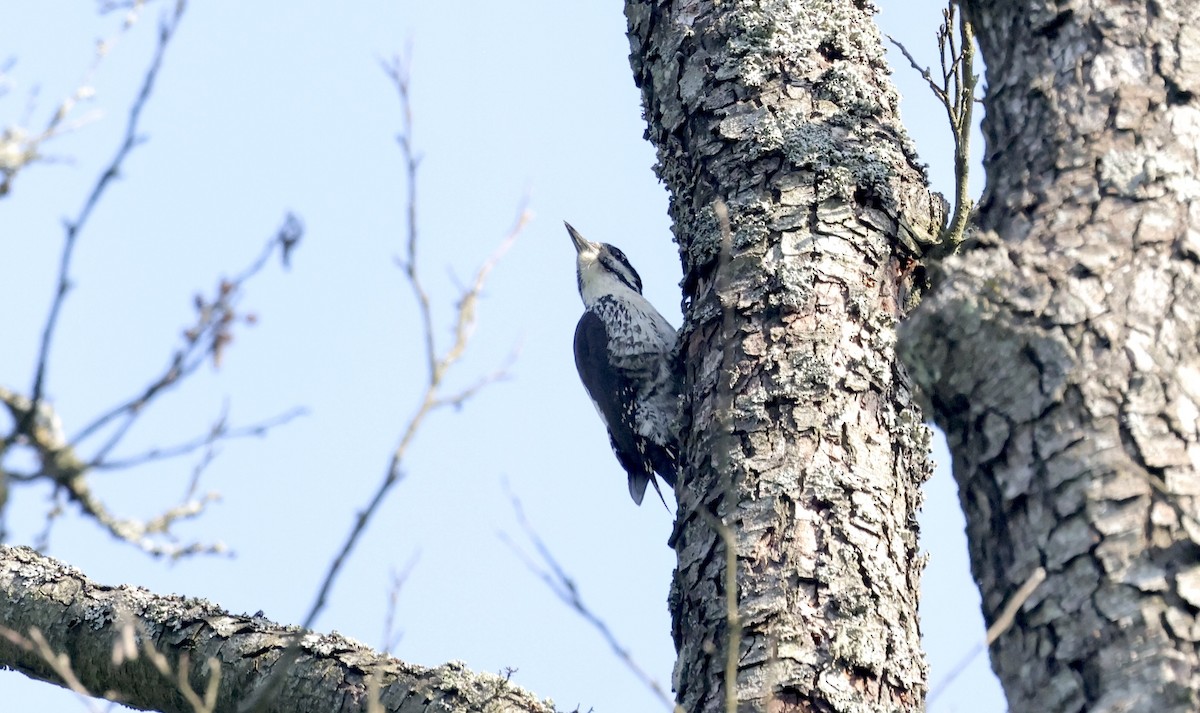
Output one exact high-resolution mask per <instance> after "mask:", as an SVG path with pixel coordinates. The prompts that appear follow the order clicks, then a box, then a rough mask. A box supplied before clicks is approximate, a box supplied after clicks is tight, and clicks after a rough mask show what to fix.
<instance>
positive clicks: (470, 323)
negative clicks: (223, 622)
mask: <svg viewBox="0 0 1200 713" xmlns="http://www.w3.org/2000/svg"><path fill="white" fill-rule="evenodd" d="M406 66H407V63H406V62H405V61H402V60H401V59H399V58H396V59H393V60H392V61H391V62H390V63H383V68H384V72H385V73H387V75H388V76H389V77H390V78H391V79H392V82H393V83H394V84H395V86H396V90H397V93H398V95H399V98H400V104H401V109H402V113H403V116H404V130H403V133H402V134H401V135H400V138H399V143H400V147H401V151H402V153H403V156H404V161H405V166H406V177H407V179H408V197H407V200H408V205H407V206H406V210H407V214H408V228H407V243H408V258H407V260H406V261H403V262H401V263H400V265H401V267H402V268H403V269H404V272H405V276H406V277H407V278H408V282H409V285H410V286H411V288H412V291H413V295H414V296H415V298H416V300H417V305H418V309H419V311H420V313H421V323H422V330H423V337H424V343H425V351H426V357H427V359H428V362H429V379H428V382H427V384H426V386H425V391H424V393H423V394H422V396H421V398H420V400H419V403H418V406H417V409H416V412H415V413H414V414H413V415H412V417H410V418H409V421H408V423H407V424H406V426H405V427H404V430H403V432H402V435H401V436H400V442H399V443H398V444H397V445H396V448H395V450H393V452H392V457H391V460H390V463H389V464H388V468H387V471H386V472H385V473H384V477H383V479H382V481H381V482H380V483H379V486H378V487H377V488H376V490H375V492H374V494H373V495H372V496H371V497H370V499H369V500H368V502H367V505H366V506H365V507H364V508H363V509H362V510H360V511H359V512H358V514H357V515H356V516H355V519H354V524H353V525H352V526H351V529H350V533H349V535H347V536H346V540H345V541H344V542H343V543H342V546H341V548H340V549H339V550H338V553H337V554H336V555H335V556H334V558H333V561H332V562H331V563H330V565H329V568H328V570H327V571H326V573H325V577H324V579H323V580H322V582H321V585H320V587H319V588H318V590H317V596H316V599H315V601H314V602H313V605H312V607H311V609H309V612H308V615H307V616H306V617H305V619H304V627H305V628H308V627H311V626H312V625H313V623H314V622H315V621H316V618H317V616H318V615H319V614H320V613H321V610H322V609H324V608H325V604H326V602H327V600H328V597H329V592H330V590H331V589H332V587H333V583H334V582H335V581H336V580H337V577H338V574H339V573H340V572H341V569H342V567H343V566H344V565H345V563H346V561H347V559H348V558H349V556H350V553H351V552H352V551H353V550H354V547H355V546H356V545H357V544H358V540H359V538H360V537H362V534H363V533H364V532H365V531H366V529H367V525H368V524H369V523H370V522H371V519H372V517H373V516H374V515H375V513H376V511H377V510H378V509H379V506H380V504H382V503H383V500H384V498H385V497H386V496H387V494H388V492H389V491H390V490H391V489H392V488H393V487H394V486H395V485H396V483H398V482H400V480H402V479H403V473H402V471H401V468H400V466H401V464H402V463H403V461H404V457H405V455H406V454H407V453H408V448H409V446H410V445H411V444H412V442H413V439H414V438H415V437H416V434H417V432H418V430H419V429H420V427H421V425H422V424H423V423H424V421H425V417H426V416H428V415H429V414H430V413H431V412H433V411H435V410H437V409H438V408H441V407H443V406H448V405H453V406H456V407H461V406H462V403H463V402H464V401H465V400H466V399H467V398H469V397H470V396H473V395H474V394H475V393H477V392H478V391H479V389H480V388H482V387H483V386H485V385H486V384H488V383H492V382H494V381H498V380H499V379H501V378H503V376H504V370H503V368H502V369H501V370H499V372H498V373H497V374H493V375H491V376H488V377H484V378H483V379H482V380H481V381H480V382H478V383H477V384H476V385H475V386H471V387H468V388H466V389H464V390H463V391H460V392H458V393H456V394H453V395H451V396H449V397H444V396H443V395H442V389H443V388H444V380H445V376H446V373H447V371H448V370H449V369H450V367H452V366H453V365H454V364H455V363H456V362H457V361H458V360H459V359H460V358H461V357H462V355H463V354H464V353H465V351H466V349H467V345H468V344H469V343H470V340H471V336H472V333H473V332H474V327H475V308H476V305H477V303H478V301H479V297H480V295H481V294H482V293H483V288H484V285H485V284H486V282H487V278H488V275H490V274H491V271H492V269H493V268H495V266H496V264H497V263H498V262H499V261H500V258H501V257H503V256H504V254H505V253H506V252H507V251H508V249H509V248H510V247H512V245H513V243H514V242H516V239H517V236H518V235H519V234H520V233H521V231H522V230H523V229H524V227H525V225H526V224H527V223H528V222H529V220H530V219H531V218H532V214H531V212H530V211H529V209H528V208H527V207H526V206H525V205H524V204H522V205H521V209H520V211H519V213H518V216H517V219H516V222H515V223H514V224H513V227H512V228H511V229H510V230H509V232H508V234H507V235H506V236H505V238H504V239H503V240H502V241H501V242H500V245H499V246H498V247H497V248H496V250H495V251H493V253H492V254H491V255H490V256H489V257H488V259H487V260H485V261H484V262H483V264H482V265H480V267H479V269H478V270H477V271H476V273H475V278H474V280H473V281H472V283H471V285H470V287H468V288H467V289H466V290H465V291H464V293H463V294H462V295H461V296H460V298H459V300H458V306H457V309H456V311H455V320H454V341H453V342H452V343H451V344H450V346H449V347H448V348H447V349H446V350H445V351H444V352H441V354H440V355H439V353H438V350H437V345H436V340H435V338H434V331H433V318H432V316H431V311H430V305H429V295H428V293H427V292H426V291H425V288H424V287H423V286H422V283H421V279H420V272H419V271H418V269H417V242H418V241H417V206H416V196H417V193H416V188H415V186H416V182H417V165H418V159H417V157H416V154H415V153H414V151H413V143H412V106H411V104H410V97H409V92H408V86H409V85H408V81H409V79H408V73H407V69H406Z"/></svg>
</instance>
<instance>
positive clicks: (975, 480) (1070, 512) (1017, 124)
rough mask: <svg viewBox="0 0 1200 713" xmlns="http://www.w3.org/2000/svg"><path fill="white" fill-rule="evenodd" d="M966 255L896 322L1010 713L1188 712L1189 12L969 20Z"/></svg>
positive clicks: (1199, 245)
mask: <svg viewBox="0 0 1200 713" xmlns="http://www.w3.org/2000/svg"><path fill="white" fill-rule="evenodd" d="M966 5H967V7H966V9H967V12H968V16H969V17H970V18H971V19H972V20H973V22H974V24H975V28H976V33H977V37H978V40H979V45H980V49H981V52H982V56H983V58H984V61H985V63H986V65H987V85H988V89H987V93H986V98H985V101H984V105H985V110H986V117H985V119H984V122H983V128H984V135H985V137H986V139H987V146H988V148H987V157H986V159H985V165H986V169H987V190H986V193H985V196H984V198H983V201H982V202H981V204H980V208H979V214H978V221H979V224H980V228H981V233H980V238H979V241H978V242H977V243H976V244H975V245H973V246H969V248H968V249H967V250H965V251H964V252H963V253H962V254H961V256H960V257H958V258H955V259H951V260H949V261H947V263H946V264H945V265H944V266H943V269H942V270H941V272H940V275H939V276H938V277H937V279H936V281H935V284H936V287H935V289H934V291H933V292H932V295H931V296H930V297H928V298H927V299H926V300H925V301H924V303H923V304H922V305H921V307H920V308H919V310H918V311H917V313H916V315H915V316H914V318H913V319H912V320H911V321H910V322H909V323H908V326H907V328H906V329H907V331H906V332H905V333H904V335H903V337H904V345H905V354H906V361H908V362H909V363H910V365H911V366H912V372H913V374H914V376H915V377H916V378H917V380H918V381H919V382H920V383H921V385H922V386H923V387H924V388H925V390H926V391H927V392H928V394H929V397H930V400H931V402H932V404H933V406H934V409H935V415H936V418H937V421H938V423H939V425H940V426H941V427H942V428H943V429H944V430H945V432H946V435H947V437H948V439H949V443H950V449H951V451H952V453H953V457H954V471H955V477H956V478H957V480H958V482H959V489H960V496H961V500H962V504H963V507H964V510H965V511H966V514H967V519H968V535H969V538H970V542H971V546H970V547H971V558H972V566H973V569H974V574H975V577H976V579H977V581H978V582H979V586H980V589H981V592H982V595H983V609H984V614H985V616H986V617H987V618H988V620H989V621H991V620H993V619H994V618H995V617H996V615H997V614H998V612H999V611H1000V610H1001V608H1002V607H1003V605H1004V602H1005V600H1006V599H1007V598H1008V597H1009V595H1011V594H1012V593H1013V592H1014V591H1016V590H1017V589H1018V588H1019V587H1020V586H1021V584H1022V582H1024V581H1025V580H1026V579H1027V578H1028V577H1029V576H1030V574H1031V573H1032V572H1034V571H1035V570H1036V569H1037V568H1038V567H1044V568H1045V570H1046V571H1047V574H1048V578H1047V579H1046V581H1045V583H1044V584H1043V585H1041V587H1040V588H1039V589H1038V590H1037V591H1036V592H1035V594H1034V595H1033V597H1032V598H1031V599H1030V600H1028V602H1027V603H1026V604H1025V606H1024V607H1023V608H1022V609H1021V610H1020V612H1019V615H1018V616H1017V618H1016V621H1015V623H1014V625H1013V627H1012V628H1011V629H1010V630H1009V631H1008V632H1007V633H1005V634H1004V635H1003V636H1001V637H1000V638H999V639H998V640H997V641H996V642H995V644H994V645H993V646H992V649H991V655H992V663H993V667H994V668H995V670H996V671H997V673H998V674H999V676H1000V679H1001V681H1002V682H1003V685H1004V687H1005V690H1006V692H1007V694H1008V698H1009V705H1010V708H1011V710H1014V711H1056V712H1062V711H1079V710H1089V711H1118V710H1153V711H1194V710H1197V709H1200V652H1198V651H1197V641H1200V622H1198V621H1197V619H1196V615H1197V611H1198V607H1200V565H1197V564H1196V562H1197V556H1198V555H1200V549H1198V547H1197V544H1198V539H1197V538H1200V524H1198V523H1197V520H1196V514H1197V501H1196V496H1197V495H1200V472H1198V470H1200V350H1198V345H1197V335H1198V334H1200V274H1198V271H1197V267H1198V265H1197V263H1198V262H1200V181H1198V180H1197V176H1198V175H1200V153H1198V152H1200V101H1198V99H1197V97H1198V95H1200V29H1197V28H1200V10H1198V9H1197V8H1198V5H1197V3H1196V2H1195V0H1151V2H1149V3H1145V4H1143V3H1129V2H1122V1H1120V0H1064V1H1060V2H1056V3H1050V2H1045V1H1044V0H1042V1H1037V0H1024V1H1018V2H1000V1H999V0H975V1H973V2H968V3H966Z"/></svg>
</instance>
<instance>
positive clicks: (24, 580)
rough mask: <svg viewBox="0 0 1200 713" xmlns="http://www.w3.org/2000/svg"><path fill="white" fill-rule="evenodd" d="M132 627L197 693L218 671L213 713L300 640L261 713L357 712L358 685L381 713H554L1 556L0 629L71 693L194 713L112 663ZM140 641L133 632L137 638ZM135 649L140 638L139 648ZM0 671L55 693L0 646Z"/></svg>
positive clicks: (286, 631)
mask: <svg viewBox="0 0 1200 713" xmlns="http://www.w3.org/2000/svg"><path fill="white" fill-rule="evenodd" d="M130 616H132V617H133V620H134V621H136V622H137V626H138V627H140V631H142V632H144V634H143V635H141V636H139V640H146V639H148V642H149V643H150V644H151V645H152V646H153V647H154V648H155V649H157V650H158V651H160V652H162V653H163V654H164V655H165V656H166V657H167V659H168V660H169V661H170V663H171V666H172V669H173V670H178V668H177V667H178V665H179V661H180V658H181V657H182V656H184V655H186V657H187V661H188V662H189V665H188V678H189V680H190V683H191V686H192V688H193V689H194V690H196V691H200V692H203V691H204V689H205V686H206V685H207V682H208V680H209V675H210V673H209V668H208V666H209V664H208V659H209V658H210V657H215V658H216V660H217V662H218V664H219V666H220V669H221V687H220V694H219V697H218V700H217V706H216V709H215V710H216V711H217V712H222V711H229V712H233V711H237V710H238V706H239V704H240V703H242V702H243V701H245V700H247V699H248V698H249V697H250V696H252V695H253V694H254V693H255V692H256V691H257V690H258V689H259V688H260V687H261V686H263V685H264V683H266V682H267V681H268V679H269V678H270V677H271V676H272V675H273V674H274V672H275V671H276V664H277V663H278V662H279V661H280V660H281V658H282V657H283V656H284V652H285V651H286V650H287V649H288V647H289V646H290V645H291V644H292V642H294V641H295V640H296V637H297V636H301V637H302V638H301V639H300V641H301V645H300V649H299V652H298V653H299V655H298V657H296V658H295V660H294V661H292V662H291V664H290V665H288V666H287V668H286V669H285V670H284V671H283V672H282V673H281V674H280V675H282V676H283V681H282V685H281V686H279V688H278V691H277V693H276V695H274V696H272V697H271V698H269V700H268V701H267V703H266V705H265V706H264V707H263V708H261V709H259V710H260V711H262V712H263V713H267V712H268V711H279V712H280V713H284V712H287V713H299V712H302V711H314V712H315V711H320V712H321V713H329V712H330V711H344V712H350V711H366V710H367V700H368V698H367V680H368V678H369V677H371V676H376V677H378V680H379V682H380V685H381V690H380V693H379V700H380V702H381V703H382V704H383V706H384V708H385V709H386V710H388V711H395V712H397V713H399V712H406V711H411V712H412V713H430V712H432V711H440V712H442V713H451V712H455V713H458V712H464V711H479V712H482V713H517V712H525V711H527V712H529V713H554V708H553V706H551V705H549V704H548V703H542V702H539V701H538V700H537V699H535V698H534V697H533V696H531V695H530V694H528V693H526V692H525V691H523V690H521V689H519V688H517V687H516V686H513V685H511V684H509V683H508V682H507V681H506V680H505V679H503V678H500V677H498V676H493V675H490V674H479V673H473V672H471V671H468V670H467V669H466V668H465V667H464V666H463V665H462V664H460V663H455V662H452V663H448V664H445V665H443V666H439V667H437V668H423V667H420V666H414V665H412V664H407V663H404V662H403V661H398V660H397V659H394V658H392V657H390V656H386V655H383V654H379V653H377V652H375V651H373V650H371V649H370V648H369V647H367V646H364V645H363V644H360V643H358V642H356V641H353V640H350V639H348V638H346V637H344V636H341V635H340V634H317V633H314V632H308V631H304V630H302V629H299V628H298V627H294V626H292V627H285V626H280V625H278V624H275V623H274V622H271V621H269V620H267V619H265V618H263V617H261V616H253V617H251V616H241V615H235V614H230V613H229V612H226V611H223V610H221V609H220V608H219V607H217V606H216V605H214V604H212V603H210V602H207V601H204V600H202V599H191V598H187V597H179V596H162V595H157V594H153V593H151V592H148V591H146V590H145V589H141V588H138V587H130V586H128V585H122V586H119V587H106V586H103V585H99V584H96V583H95V582H92V581H91V580H89V579H88V578H87V577H86V576H84V575H83V573H82V572H80V571H79V570H77V569H75V568H73V567H70V566H68V565H65V564H63V563H61V562H58V561H56V560H53V559H50V558H47V557H42V556H41V555H38V554H37V553H36V552H34V551H33V550H30V549H28V548H25V547H8V546H0V623H3V626H4V627H6V628H7V629H9V630H11V631H13V632H16V633H17V634H20V635H22V636H29V632H30V631H31V629H32V628H34V627H36V628H37V629H38V630H39V631H40V632H41V633H42V634H43V635H44V636H45V638H46V640H47V642H48V643H49V644H50V648H51V649H53V651H54V652H56V653H66V654H67V655H68V656H70V663H71V669H72V670H73V671H74V673H75V675H76V676H77V677H78V678H79V681H80V683H82V684H83V686H84V687H85V688H87V689H88V690H89V691H92V692H95V693H97V694H100V693H104V692H106V691H113V692H115V693H116V695H117V697H118V700H121V701H122V702H123V703H125V704H126V705H129V706H132V707H135V708H142V709H153V710H159V711H164V713H174V712H176V711H179V712H180V713H192V711H193V708H192V706H191V705H189V704H188V703H187V702H186V701H185V700H184V698H183V696H182V695H181V693H180V692H179V688H178V686H176V685H175V683H174V682H173V681H171V680H168V679H166V678H164V676H163V675H162V674H160V673H159V672H158V670H157V669H155V668H154V667H153V666H152V665H151V663H150V661H149V659H148V658H147V657H146V656H144V655H143V656H141V657H139V658H138V659H137V660H135V661H127V662H125V663H122V664H120V665H116V664H114V663H113V648H114V644H115V643H116V642H117V641H118V640H119V639H120V637H121V635H122V631H123V630H124V629H125V627H124V624H123V622H124V621H127V620H128V619H127V617H130ZM135 630H138V629H135ZM143 637H144V638H143ZM0 661H3V662H4V665H5V666H9V667H12V668H14V669H16V670H18V671H21V672H22V673H24V674H25V675H27V676H31V677H33V678H37V679H41V680H45V681H49V682H51V683H56V684H59V685H62V681H61V679H60V678H59V677H58V676H57V675H56V674H55V673H54V671H53V669H52V668H51V667H50V666H49V665H48V664H47V662H46V661H45V659H44V658H43V657H42V656H41V655H40V654H39V653H37V652H36V651H29V650H26V649H25V648H24V647H22V646H20V645H18V644H16V643H14V642H13V640H12V639H11V638H9V637H7V636H0Z"/></svg>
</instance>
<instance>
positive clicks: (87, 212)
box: [18, 0, 187, 431]
mask: <svg viewBox="0 0 1200 713" xmlns="http://www.w3.org/2000/svg"><path fill="white" fill-rule="evenodd" d="M186 8H187V2H186V1H185V0H177V2H176V3H175V12H174V15H173V16H172V17H171V18H170V19H169V20H163V22H162V23H161V24H160V25H159V32H158V45H157V47H156V48H155V50H154V57H153V58H152V59H151V61H150V66H149V67H148V68H147V70H146V75H145V77H144V78H143V80H142V88H141V90H140V91H139V92H138V95H137V98H136V99H135V100H134V102H133V106H132V107H131V108H130V110H129V120H128V121H127V122H126V124H125V136H124V138H123V139H122V140H121V144H120V146H119V147H118V148H117V153H116V155H115V156H114V157H113V159H112V162H110V163H109V165H108V167H107V168H106V169H104V171H103V172H102V173H101V174H100V177H99V178H98V179H97V180H96V183H95V184H94V185H93V186H92V190H91V192H90V193H89V194H88V196H87V199H86V200H84V203H83V207H82V208H81V209H80V211H79V213H78V215H76V217H75V219H74V220H73V221H69V222H67V223H66V224H65V226H64V228H65V230H66V234H65V236H64V239H63V250H62V256H61V258H60V260H59V266H58V286H57V287H56V288H55V291H54V298H53V300H52V301H51V303H50V313H49V315H47V317H46V324H45V326H44V328H43V329H42V341H41V346H40V348H39V349H38V358H37V369H36V373H35V375H34V378H33V387H32V389H31V390H30V394H31V395H30V400H31V401H33V404H34V408H35V409H36V407H37V405H38V404H39V403H41V400H42V395H43V391H44V389H45V385H46V369H47V366H48V364H49V361H50V347H51V344H52V343H53V340H54V331H55V328H56V327H57V325H58V316H59V313H60V312H61V311H62V306H63V301H64V300H65V299H66V296H67V292H68V291H69V290H70V288H71V274H70V273H71V259H72V257H74V254H75V245H76V242H77V240H78V238H79V233H80V232H81V231H82V230H83V228H84V226H85V225H86V224H87V221H88V218H89V217H90V216H91V214H92V210H93V209H94V208H95V207H96V204H97V203H98V202H99V201H100V198H101V197H102V196H103V195H104V192H105V190H106V189H107V188H108V187H109V185H111V183H112V181H113V180H114V179H115V178H117V177H118V176H120V174H121V165H122V164H123V163H124V161H125V159H126V158H127V157H128V156H129V154H130V152H132V151H133V149H134V148H135V147H136V146H137V145H138V144H140V143H142V140H143V139H142V137H141V136H139V134H138V124H139V121H140V120H141V116H142V110H143V109H144V108H145V107H146V103H147V102H148V101H149V100H150V95H151V92H153V90H154V81H155V79H157V77H158V72H159V69H161V68H162V62H163V57H165V56H166V51H167V47H168V46H169V45H170V43H171V39H172V38H173V37H174V36H175V31H176V30H177V29H178V28H179V23H180V21H181V19H182V18H183V11H184V10H185V9H186ZM31 415H32V411H31ZM27 425H28V424H22V425H21V427H20V428H19V429H18V430H20V431H24V430H25V428H26V427H27Z"/></svg>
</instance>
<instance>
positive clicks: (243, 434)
mask: <svg viewBox="0 0 1200 713" xmlns="http://www.w3.org/2000/svg"><path fill="white" fill-rule="evenodd" d="M307 414H308V410H307V409H304V408H294V409H292V410H290V411H287V412H286V413H282V414H279V415H278V416H273V417H271V418H269V419H266V420H263V421H259V422H257V423H252V424H250V425H248V426H238V427H236V428H231V427H229V426H228V424H227V423H226V422H225V418H224V415H222V417H221V418H220V419H218V420H217V421H216V422H215V423H214V424H213V426H212V428H211V429H209V432H208V433H207V434H205V435H203V436H200V437H198V438H195V439H193V440H190V441H187V442H185V443H179V444H176V445H173V446H163V447H161V448H152V449H150V450H148V451H146V452H144V453H139V454H137V455H133V456H127V457H125V458H113V459H105V460H100V461H96V462H93V463H92V464H91V467H93V468H96V469H97V470H117V469H120V468H132V467H134V466H139V465H143V464H145V463H152V462H154V461H160V460H167V459H170V458H178V457H180V456H185V455H188V454H191V453H194V452H196V451H197V450H199V449H201V448H206V449H208V448H211V447H212V446H213V445H214V444H216V442H217V441H229V440H234V439H238V438H257V437H262V436H265V435H267V433H268V432H269V431H270V430H271V429H272V428H275V427H277V426H282V425H284V424H286V423H289V422H291V421H292V420H294V419H296V418H299V417H301V416H305V415H307Z"/></svg>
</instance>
